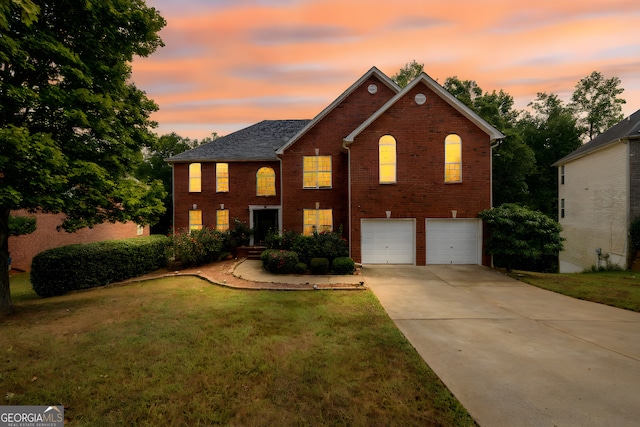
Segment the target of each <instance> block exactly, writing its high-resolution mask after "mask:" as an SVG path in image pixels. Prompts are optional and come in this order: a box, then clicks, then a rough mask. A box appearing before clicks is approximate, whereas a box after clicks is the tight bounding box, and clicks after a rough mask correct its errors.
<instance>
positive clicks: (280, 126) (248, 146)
mask: <svg viewBox="0 0 640 427" xmlns="http://www.w3.org/2000/svg"><path fill="white" fill-rule="evenodd" d="M309 122H310V120H263V121H261V122H260V123H256V124H255V125H252V126H249V127H247V128H244V129H240V130H239V131H236V132H233V133H230V134H229V135H226V136H223V137H221V138H218V139H216V140H214V141H211V142H209V143H207V144H204V145H201V146H199V147H196V148H194V149H192V150H188V151H185V152H182V153H180V154H177V155H175V156H173V157H170V158H168V159H165V160H166V161H167V162H169V163H179V162H204V161H212V160H216V161H229V162H233V161H249V162H251V161H273V160H278V156H276V150H277V149H278V148H280V147H281V146H282V145H283V144H285V143H286V142H287V141H289V140H290V139H291V137H293V136H294V135H296V134H297V133H298V132H299V131H300V129H302V128H303V127H305V126H306V125H307V124H308V123H309Z"/></svg>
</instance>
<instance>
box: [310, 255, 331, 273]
mask: <svg viewBox="0 0 640 427" xmlns="http://www.w3.org/2000/svg"><path fill="white" fill-rule="evenodd" d="M309 270H311V274H317V275H323V274H328V273H329V260H328V259H327V258H312V259H311V261H310V263H309Z"/></svg>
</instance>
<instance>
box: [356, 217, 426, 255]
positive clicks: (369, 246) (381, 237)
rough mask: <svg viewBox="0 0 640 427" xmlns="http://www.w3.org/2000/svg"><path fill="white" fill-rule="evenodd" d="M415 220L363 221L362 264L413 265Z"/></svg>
mask: <svg viewBox="0 0 640 427" xmlns="http://www.w3.org/2000/svg"><path fill="white" fill-rule="evenodd" d="M415 236H416V226H415V220H413V219H406V220H397V219H363V220H362V222H361V237H362V239H361V252H362V263H363V264H415V259H416V255H415V253H416V252H415V241H416V237H415Z"/></svg>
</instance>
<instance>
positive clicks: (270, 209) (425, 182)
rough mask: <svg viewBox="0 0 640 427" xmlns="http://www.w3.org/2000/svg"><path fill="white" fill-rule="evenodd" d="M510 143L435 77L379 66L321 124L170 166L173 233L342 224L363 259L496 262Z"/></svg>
mask: <svg viewBox="0 0 640 427" xmlns="http://www.w3.org/2000/svg"><path fill="white" fill-rule="evenodd" d="M503 137H504V136H503V135H502V134H501V133H500V132H499V131H497V130H496V129H495V128H493V127H492V126H490V125H489V124H488V123H486V122H485V121H484V120H482V119H481V118H480V117H479V116H478V115H476V114H475V113H473V112H472V111H471V110H470V109H469V108H467V107H466V106H465V105H464V104H462V103H461V102H459V101H458V100H457V99H456V98H455V97H453V96H452V95H450V94H449V93H448V92H447V91H446V90H445V89H443V88H442V87H441V86H440V85H438V83H436V82H435V81H434V80H433V79H431V78H430V77H429V76H427V75H426V74H424V73H423V74H421V75H420V76H419V77H418V78H416V79H415V80H414V81H413V82H412V83H410V84H409V85H408V86H407V87H406V88H404V89H401V88H400V87H398V86H397V85H396V84H395V83H394V82H393V81H392V80H391V79H390V78H389V77H387V76H386V75H384V74H383V73H382V72H380V71H379V70H378V69H377V68H375V67H374V68H372V69H371V70H369V71H368V72H367V73H366V74H365V75H363V76H362V77H361V78H360V79H359V80H358V81H356V82H355V83H354V84H353V85H351V86H350V87H349V88H348V89H347V90H346V91H345V92H344V93H342V94H341V95H340V96H339V97H338V98H337V99H336V100H335V101H333V102H332V103H331V104H330V105H329V106H327V107H326V108H325V109H324V110H323V111H322V112H320V114H318V115H317V116H316V117H315V118H314V119H313V120H265V121H263V122H260V123H257V124H255V125H253V126H250V127H248V128H245V129H242V130H239V131H237V132H235V133H232V134H230V135H228V136H225V137H222V138H219V139H217V140H215V141H213V142H211V143H209V144H206V145H202V146H200V147H196V148H194V149H192V150H190V151H186V152H183V153H180V154H178V155H176V156H174V157H171V158H169V159H167V161H168V162H169V163H170V164H171V165H172V166H173V183H174V192H173V197H174V227H175V229H176V230H177V231H184V230H189V229H197V228H201V227H203V226H209V227H217V228H218V229H223V230H224V229H227V228H228V227H229V226H230V225H232V224H233V218H238V219H239V220H240V221H243V222H246V223H247V224H248V225H249V226H250V227H252V228H254V229H255V235H254V239H253V242H252V243H258V242H260V241H261V240H263V239H264V236H265V235H266V233H267V232H268V231H269V230H276V231H279V232H282V231H284V230H292V231H296V232H300V233H304V234H311V233H312V232H313V230H314V229H316V230H318V231H324V230H334V231H337V230H338V229H340V228H342V232H343V236H344V237H345V238H347V239H348V241H349V248H350V255H351V257H352V258H353V259H354V260H355V261H356V262H362V263H396V264H417V265H425V264H449V263H454V264H488V263H489V261H490V259H489V258H488V257H487V256H485V255H483V252H482V241H483V240H482V237H483V227H482V222H481V221H480V220H479V219H478V218H477V215H478V213H479V212H480V211H482V210H484V209H488V208H490V207H491V149H492V144H495V143H497V142H498V140H499V139H501V138H503Z"/></svg>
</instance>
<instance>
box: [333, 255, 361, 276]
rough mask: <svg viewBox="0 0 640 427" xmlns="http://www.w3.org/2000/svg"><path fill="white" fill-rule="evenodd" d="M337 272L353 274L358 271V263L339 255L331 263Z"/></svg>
mask: <svg viewBox="0 0 640 427" xmlns="http://www.w3.org/2000/svg"><path fill="white" fill-rule="evenodd" d="M331 267H332V270H333V272H334V273H335V274H353V272H354V271H356V263H355V262H353V260H352V259H351V258H348V257H338V258H336V259H334V260H333V263H332V264H331Z"/></svg>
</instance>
